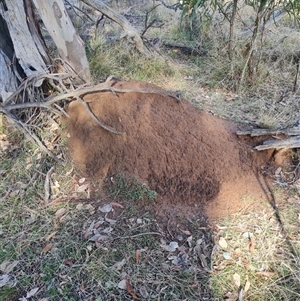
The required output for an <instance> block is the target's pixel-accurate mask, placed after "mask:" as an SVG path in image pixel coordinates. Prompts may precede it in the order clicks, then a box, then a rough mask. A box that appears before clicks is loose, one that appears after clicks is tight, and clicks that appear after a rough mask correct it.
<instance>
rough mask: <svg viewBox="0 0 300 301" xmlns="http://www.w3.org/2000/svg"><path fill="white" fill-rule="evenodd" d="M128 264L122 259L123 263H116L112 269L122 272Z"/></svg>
mask: <svg viewBox="0 0 300 301" xmlns="http://www.w3.org/2000/svg"><path fill="white" fill-rule="evenodd" d="M125 264H126V260H125V259H122V260H121V261H118V262H116V263H115V264H114V265H113V266H112V267H113V268H115V269H117V270H118V271H120V270H122V268H123V266H124V265H125Z"/></svg>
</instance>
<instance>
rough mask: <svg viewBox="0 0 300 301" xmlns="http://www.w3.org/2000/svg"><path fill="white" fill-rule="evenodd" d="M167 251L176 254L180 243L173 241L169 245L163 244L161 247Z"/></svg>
mask: <svg viewBox="0 0 300 301" xmlns="http://www.w3.org/2000/svg"><path fill="white" fill-rule="evenodd" d="M160 246H161V247H162V248H163V249H164V250H165V251H168V252H175V251H176V249H177V248H178V242H176V241H171V242H170V243H169V245H166V244H161V245H160Z"/></svg>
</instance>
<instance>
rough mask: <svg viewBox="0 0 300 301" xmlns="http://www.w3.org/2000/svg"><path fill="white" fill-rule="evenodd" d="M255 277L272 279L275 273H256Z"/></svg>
mask: <svg viewBox="0 0 300 301" xmlns="http://www.w3.org/2000/svg"><path fill="white" fill-rule="evenodd" d="M255 275H259V276H264V277H272V276H275V275H276V273H275V272H256V273H255Z"/></svg>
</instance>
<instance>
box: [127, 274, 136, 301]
mask: <svg viewBox="0 0 300 301" xmlns="http://www.w3.org/2000/svg"><path fill="white" fill-rule="evenodd" d="M126 289H127V292H128V293H129V294H130V295H131V297H132V298H133V299H134V300H139V297H138V296H137V295H136V293H135V292H134V290H133V287H132V285H131V284H130V280H129V279H128V278H127V279H126Z"/></svg>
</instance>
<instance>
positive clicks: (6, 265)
mask: <svg viewBox="0 0 300 301" xmlns="http://www.w3.org/2000/svg"><path fill="white" fill-rule="evenodd" d="M18 263H19V261H17V260H16V261H13V262H9V261H4V262H2V263H1V265H0V271H1V272H2V273H3V274H9V273H10V272H11V271H12V270H13V269H14V268H15V267H16V266H17V265H18Z"/></svg>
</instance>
